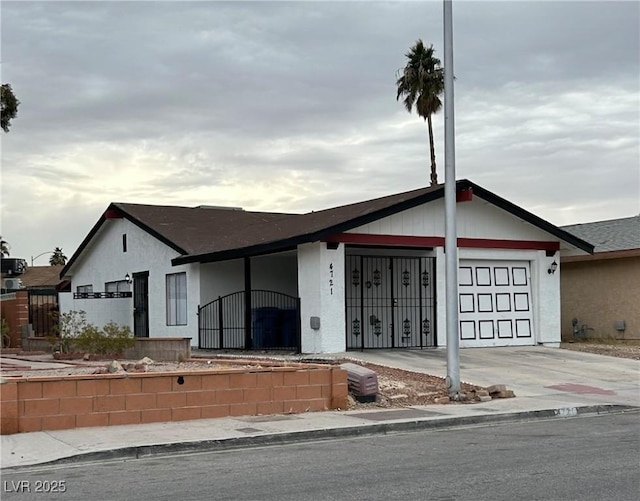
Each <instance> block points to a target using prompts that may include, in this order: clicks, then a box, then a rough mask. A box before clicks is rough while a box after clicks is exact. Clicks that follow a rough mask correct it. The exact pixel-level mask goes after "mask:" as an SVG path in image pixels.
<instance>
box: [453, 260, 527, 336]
mask: <svg viewBox="0 0 640 501" xmlns="http://www.w3.org/2000/svg"><path fill="white" fill-rule="evenodd" d="M459 282H460V283H459V288H458V293H459V307H460V314H459V320H460V346H461V347H480V346H520V345H532V344H534V335H533V307H532V304H531V274H530V273H529V262H527V261H472V260H461V261H460V271H459Z"/></svg>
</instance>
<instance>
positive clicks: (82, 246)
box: [59, 202, 187, 280]
mask: <svg viewBox="0 0 640 501" xmlns="http://www.w3.org/2000/svg"><path fill="white" fill-rule="evenodd" d="M110 210H116V211H118V212H119V213H120V214H122V216H123V217H124V218H125V219H127V220H128V221H130V222H131V223H133V224H135V225H136V226H137V227H139V228H140V229H142V230H143V231H145V232H147V233H149V234H150V235H152V236H153V237H155V238H157V239H158V240H160V241H161V242H162V243H164V244H165V245H167V246H168V247H170V248H172V249H173V250H175V251H176V252H179V253H180V254H187V251H186V250H184V249H183V248H182V247H180V246H179V245H177V244H176V243H174V242H172V241H171V240H168V239H167V238H165V237H164V236H163V235H161V234H160V233H158V232H157V231H155V230H153V229H152V228H150V227H149V226H147V225H146V224H144V223H143V222H142V221H140V220H139V219H137V218H136V217H134V216H133V215H131V214H129V213H128V212H127V211H126V210H124V209H123V208H122V207H121V206H120V204H117V203H114V202H112V203H110V204H109V206H108V207H107V209H106V210H105V211H104V212H103V213H102V214H101V215H100V218H99V219H98V221H97V222H96V224H94V225H93V228H91V231H89V233H88V234H87V236H86V237H85V238H84V240H83V241H82V243H81V244H80V246H79V247H78V248H77V249H76V251H75V252H74V253H73V255H72V256H71V259H69V261H68V262H67V264H66V265H65V266H64V268H62V270H61V271H60V274H59V277H60V279H61V280H63V279H64V278H65V275H66V274H67V273H68V272H69V270H70V269H71V267H72V266H73V265H74V263H75V262H76V261H77V260H78V258H79V257H80V255H81V254H82V252H83V251H84V249H85V248H86V247H87V246H88V245H89V243H90V242H91V240H93V237H95V235H96V233H98V231H99V230H100V228H101V227H102V225H103V224H104V223H105V221H107V217H106V213H107V212H108V211H110Z"/></svg>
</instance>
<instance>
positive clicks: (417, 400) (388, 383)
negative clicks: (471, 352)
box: [349, 360, 485, 408]
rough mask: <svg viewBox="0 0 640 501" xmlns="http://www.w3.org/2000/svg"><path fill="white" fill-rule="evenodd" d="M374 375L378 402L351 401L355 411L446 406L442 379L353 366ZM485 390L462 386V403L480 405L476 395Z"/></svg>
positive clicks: (446, 392) (373, 366)
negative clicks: (476, 403) (370, 371)
mask: <svg viewBox="0 0 640 501" xmlns="http://www.w3.org/2000/svg"><path fill="white" fill-rule="evenodd" d="M349 362H350V363H357V364H358V365H362V366H363V367H367V368H368V369H371V370H372V371H374V372H375V373H376V374H377V376H378V391H379V392H378V398H377V399H376V401H375V402H371V403H360V402H357V401H355V399H353V398H351V399H350V400H351V407H352V408H372V407H409V406H412V405H431V404H435V403H444V402H442V399H446V397H448V390H447V385H446V382H445V380H444V379H443V378H441V377H437V376H432V375H430V374H424V373H422V372H413V371H406V370H403V369H395V368H393V367H386V366H382V365H376V364H371V363H365V362H354V361H353V360H349ZM482 390H485V389H484V388H482V387H480V386H474V385H471V384H467V383H462V384H461V391H462V392H463V393H464V396H465V397H466V398H465V399H464V400H462V401H461V403H473V402H475V401H478V399H477V397H476V392H478V391H482Z"/></svg>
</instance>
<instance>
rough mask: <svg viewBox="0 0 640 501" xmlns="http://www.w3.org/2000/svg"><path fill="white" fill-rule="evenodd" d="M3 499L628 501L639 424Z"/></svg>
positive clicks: (351, 443) (112, 466)
mask: <svg viewBox="0 0 640 501" xmlns="http://www.w3.org/2000/svg"><path fill="white" fill-rule="evenodd" d="M54 488H55V489H57V490H58V491H61V490H63V489H64V492H58V493H57V494H54V493H51V490H53V489H54ZM27 489H28V490H29V491H30V492H27ZM36 490H39V491H40V492H36ZM44 491H48V492H44ZM1 497H2V500H3V501H5V500H12V499H16V500H24V501H26V500H36V499H38V500H45V499H46V500H53V499H64V500H83V501H86V500H105V501H107V500H132V501H133V500H135V501H138V500H141V501H146V500H171V501H183V500H207V501H209V500H215V501H222V500H242V501H249V500H260V501H267V500H274V501H275V500H277V501H286V500H292V501H293V500H295V501H305V500H348V501H355V500H372V501H373V500H380V501H382V500H385V501H388V500H395V499H398V500H421V501H422V500H433V501H445V500H473V501H478V500H492V501H499V500H509V501H512V500H580V501H586V500H597V501H601V500H604V499H606V500H616V501H618V500H634V501H636V500H637V499H639V497H640V413H638V412H628V413H625V414H614V415H603V416H590V417H577V418H566V419H552V420H544V421H532V422H523V423H512V424H501V425H495V426H482V427H466V428H455V429H449V430H439V431H425V432H413V433H407V434H396V435H388V436H377V437H366V438H354V439H343V440H332V441H323V442H313V443H301V444H294V445H287V446H280V447H264V448H253V449H245V450H236V451H225V452H218V453H201V454H191V455H182V456H166V457H153V458H147V459H138V460H131V461H110V462H104V463H84V464H78V465H73V466H55V467H51V466H49V467H29V468H24V469H21V470H18V471H16V470H13V471H5V472H3V475H2V491H1Z"/></svg>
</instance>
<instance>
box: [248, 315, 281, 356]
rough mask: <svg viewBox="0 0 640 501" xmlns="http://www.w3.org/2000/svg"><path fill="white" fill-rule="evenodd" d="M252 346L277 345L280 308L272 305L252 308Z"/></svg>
mask: <svg viewBox="0 0 640 501" xmlns="http://www.w3.org/2000/svg"><path fill="white" fill-rule="evenodd" d="M251 316H252V317H253V347H254V348H259V349H260V348H262V349H264V348H273V347H276V346H278V342H277V337H278V324H279V320H280V310H279V309H278V308H272V307H262V308H256V309H254V310H253V312H252V315H251Z"/></svg>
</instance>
